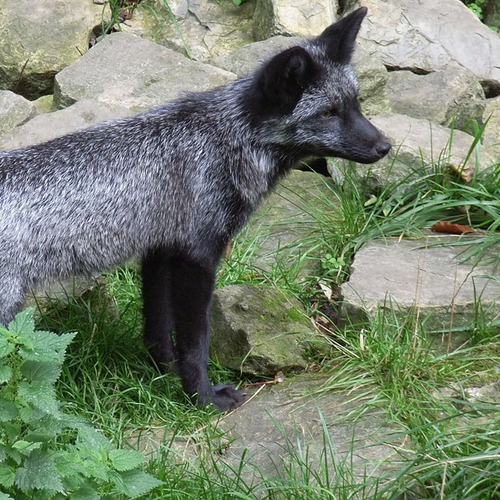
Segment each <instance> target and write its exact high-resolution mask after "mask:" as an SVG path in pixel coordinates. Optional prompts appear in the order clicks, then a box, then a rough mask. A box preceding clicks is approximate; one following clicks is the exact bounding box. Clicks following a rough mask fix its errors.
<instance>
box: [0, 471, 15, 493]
mask: <svg viewBox="0 0 500 500" xmlns="http://www.w3.org/2000/svg"><path fill="white" fill-rule="evenodd" d="M15 479H16V474H15V472H14V471H13V470H12V469H11V468H10V467H9V466H8V465H7V464H0V485H2V486H4V487H5V488H11V487H12V486H13V485H14V481H15ZM0 498H1V497H0Z"/></svg>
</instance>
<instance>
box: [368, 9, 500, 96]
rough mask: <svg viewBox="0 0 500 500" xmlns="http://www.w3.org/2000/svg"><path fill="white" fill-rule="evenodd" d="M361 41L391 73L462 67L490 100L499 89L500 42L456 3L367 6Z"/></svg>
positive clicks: (474, 17)
mask: <svg viewBox="0 0 500 500" xmlns="http://www.w3.org/2000/svg"><path fill="white" fill-rule="evenodd" d="M360 3H362V4H363V5H365V6H366V7H368V10H369V15H368V17H367V20H366V21H365V22H364V23H363V24H362V26H361V31H360V35H359V37H358V40H359V41H361V43H362V45H363V46H364V47H365V48H366V49H368V50H369V52H370V53H374V54H377V55H379V56H380V57H381V58H382V60H383V62H384V64H385V65H386V66H387V67H391V68H398V69H411V70H412V71H414V72H417V73H428V72H432V71H437V70H442V69H445V68H450V67H457V65H458V66H462V67H464V68H467V69H468V70H469V71H471V72H472V73H473V74H474V75H475V76H476V77H477V78H478V79H479V80H480V81H481V83H482V85H483V87H484V88H485V89H486V93H487V95H488V93H489V92H495V91H498V90H499V89H500V38H499V37H498V36H497V35H496V33H494V32H493V31H492V30H490V29H489V28H488V27H487V26H485V25H483V24H482V23H481V22H480V21H479V20H478V19H477V17H476V16H475V15H474V14H473V13H472V12H470V10H469V9H467V7H465V6H464V5H463V4H462V3H461V2H459V1H457V0H442V1H440V2H436V1H435V0H420V1H419V2H415V1H414V0H387V1H383V2H381V1H380V0H366V1H365V0H363V2H360Z"/></svg>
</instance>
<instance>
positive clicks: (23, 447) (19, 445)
mask: <svg viewBox="0 0 500 500" xmlns="http://www.w3.org/2000/svg"><path fill="white" fill-rule="evenodd" d="M40 446H42V443H39V442H38V443H32V442H30V441H23V440H20V441H16V442H15V443H14V444H13V445H12V448H14V449H15V450H19V452H21V453H22V454H23V455H29V454H30V453H31V452H32V451H33V450H36V449H38V448H40Z"/></svg>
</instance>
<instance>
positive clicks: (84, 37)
mask: <svg viewBox="0 0 500 500" xmlns="http://www.w3.org/2000/svg"><path fill="white" fill-rule="evenodd" d="M101 13H102V7H99V6H97V5H94V4H93V3H92V2H90V1H88V0H86V1H82V0H51V1H50V2H33V0H0V45H1V47H2V48H1V50H0V88H2V89H8V90H14V91H15V92H17V93H19V94H22V95H24V96H25V97H28V98H30V99H33V98H37V97H39V96H40V95H43V94H49V93H51V92H52V88H53V84H54V75H55V74H56V73H57V72H58V71H61V69H63V68H65V67H66V66H69V65H70V64H71V63H73V62H74V61H76V60H77V59H78V58H79V57H80V56H81V55H82V54H83V53H85V52H86V51H87V47H88V43H89V36H90V33H91V32H92V30H93V28H94V27H95V26H96V25H98V24H100V22H101Z"/></svg>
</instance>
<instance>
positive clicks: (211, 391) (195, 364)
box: [171, 258, 243, 411]
mask: <svg viewBox="0 0 500 500" xmlns="http://www.w3.org/2000/svg"><path fill="white" fill-rule="evenodd" d="M171 263H172V267H171V272H172V289H171V292H172V305H173V310H174V324H175V332H176V341H177V351H178V354H179V372H180V376H181V379H182V385H183V388H184V390H185V392H186V393H187V394H189V395H190V396H192V397H194V399H195V401H196V402H197V404H198V405H199V406H201V407H204V406H206V405H208V404H212V405H213V406H214V407H215V408H217V409H219V410H220V411H226V410H229V409H230V408H234V407H236V406H238V404H239V403H240V402H241V401H242V399H243V394H242V393H241V392H240V391H238V390H236V389H234V387H232V386H228V385H221V386H215V387H213V386H212V385H211V384H210V382H209V380H208V374H207V364H208V354H209V333H208V332H209V316H210V300H211V298H212V292H213V287H214V282H215V267H213V268H210V267H204V266H201V265H199V264H197V263H193V262H189V261H187V260H185V259H182V258H174V259H172V261H171Z"/></svg>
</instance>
